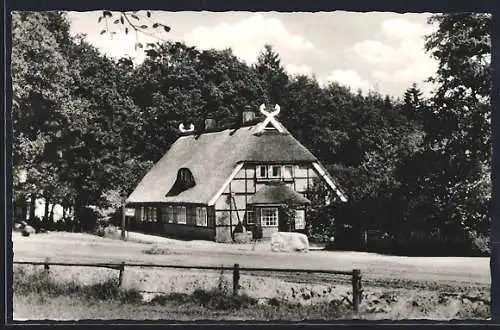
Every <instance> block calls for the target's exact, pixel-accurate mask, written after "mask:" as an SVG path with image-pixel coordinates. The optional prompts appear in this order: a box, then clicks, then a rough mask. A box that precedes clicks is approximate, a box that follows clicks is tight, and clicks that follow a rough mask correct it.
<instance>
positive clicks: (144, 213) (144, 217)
mask: <svg viewBox="0 0 500 330" xmlns="http://www.w3.org/2000/svg"><path fill="white" fill-rule="evenodd" d="M141 221H146V208H145V207H144V206H142V207H141Z"/></svg>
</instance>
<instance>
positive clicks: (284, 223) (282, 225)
mask: <svg viewBox="0 0 500 330" xmlns="http://www.w3.org/2000/svg"><path fill="white" fill-rule="evenodd" d="M278 214H279V216H278V230H279V231H287V232H290V231H293V228H294V227H295V224H294V218H293V217H289V216H288V215H287V214H286V212H284V210H283V209H282V208H280V211H279V212H278Z"/></svg>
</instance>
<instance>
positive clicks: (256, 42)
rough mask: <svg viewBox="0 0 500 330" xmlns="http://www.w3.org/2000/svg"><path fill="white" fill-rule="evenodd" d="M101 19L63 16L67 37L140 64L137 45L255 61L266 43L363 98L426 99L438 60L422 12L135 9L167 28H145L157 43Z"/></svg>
mask: <svg viewBox="0 0 500 330" xmlns="http://www.w3.org/2000/svg"><path fill="white" fill-rule="evenodd" d="M100 14H101V12H100V11H94V12H68V18H69V19H70V22H71V28H70V32H71V34H73V35H76V34H85V35H86V40H87V41H88V42H90V43H91V44H93V45H94V46H96V47H97V48H98V49H99V50H100V51H101V52H103V53H105V54H108V55H109V56H112V57H116V58H119V57H122V56H131V57H132V58H133V59H134V62H135V63H140V62H141V61H142V60H143V59H144V53H143V52H142V51H141V50H140V49H138V50H136V49H135V43H136V42H137V41H139V42H142V43H147V42H157V41H162V40H171V41H183V42H185V43H186V44H188V45H190V46H196V47H197V48H199V49H210V48H215V49H225V48H231V49H232V50H233V53H234V54H235V55H236V56H238V57H239V58H240V59H241V60H243V61H245V62H246V63H248V64H253V63H255V61H256V59H257V56H258V54H259V53H260V51H261V50H262V49H263V46H264V45H265V44H266V43H268V44H271V45H272V46H273V48H274V49H275V51H277V52H278V53H279V55H280V57H281V61H282V64H283V66H284V67H285V69H286V70H287V72H288V73H290V74H292V75H293V74H307V75H310V76H313V75H314V76H315V77H316V79H318V81H319V82H320V83H321V84H327V83H328V82H331V81H335V82H337V83H339V84H341V85H346V86H349V87H350V88H351V89H353V90H357V89H361V90H362V91H363V92H364V93H366V92H367V91H369V90H375V91H378V92H380V93H382V94H388V95H391V96H394V97H402V95H403V93H404V91H405V90H406V89H407V88H408V87H410V86H411V84H412V83H414V82H415V83H417V85H418V87H419V88H421V89H422V90H423V91H424V93H425V94H428V93H429V92H430V90H431V89H432V87H431V86H430V85H429V84H428V83H425V82H424V81H425V79H426V78H428V77H429V76H431V75H433V74H434V73H435V71H436V69H437V62H436V61H435V60H433V59H432V58H430V56H429V55H428V54H427V53H425V51H424V36H425V35H428V34H429V33H431V32H432V31H434V29H435V27H434V26H432V25H428V24H427V18H428V17H429V16H430V14H426V13H423V14H420V13H419V14H413V13H406V14H398V13H389V12H369V13H356V12H345V11H334V12H317V13H309V12H295V13H279V12H208V11H200V12H166V11H152V12H151V14H152V15H151V18H147V16H146V13H145V12H139V13H138V14H137V15H138V16H139V17H140V18H141V24H146V25H151V23H152V22H159V23H163V24H166V25H168V26H170V27H171V30H170V32H168V33H167V32H165V31H163V30H161V29H154V30H153V29H151V28H149V29H148V31H150V32H154V36H155V37H154V38H153V37H150V36H148V35H144V34H140V33H139V34H137V35H136V34H135V33H129V34H125V32H124V30H123V28H121V27H120V26H121V25H120V24H117V25H115V24H113V21H114V18H113V19H111V20H109V22H108V23H109V26H110V28H111V30H112V31H115V32H116V34H114V35H113V36H111V35H109V34H107V33H105V34H102V35H101V34H100V31H101V30H103V28H104V27H105V21H104V20H103V21H102V22H101V23H98V17H99V16H100ZM115 14H116V15H117V14H118V13H115ZM159 30H161V31H159Z"/></svg>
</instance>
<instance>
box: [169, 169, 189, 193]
mask: <svg viewBox="0 0 500 330" xmlns="http://www.w3.org/2000/svg"><path fill="white" fill-rule="evenodd" d="M194 186H195V182H194V177H193V173H191V171H190V170H189V169H188V168H185V167H183V168H180V169H179V171H178V172H177V179H176V180H175V182H174V185H173V186H172V188H170V191H169V192H168V193H167V197H168V196H177V195H179V194H180V193H181V192H183V191H185V190H188V189H189V188H192V187H194Z"/></svg>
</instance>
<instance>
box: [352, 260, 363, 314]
mask: <svg viewBox="0 0 500 330" xmlns="http://www.w3.org/2000/svg"><path fill="white" fill-rule="evenodd" d="M360 302H361V271H360V270H359V269H354V270H353V271H352V305H353V307H354V311H355V312H356V313H357V312H358V310H359V304H360Z"/></svg>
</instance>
